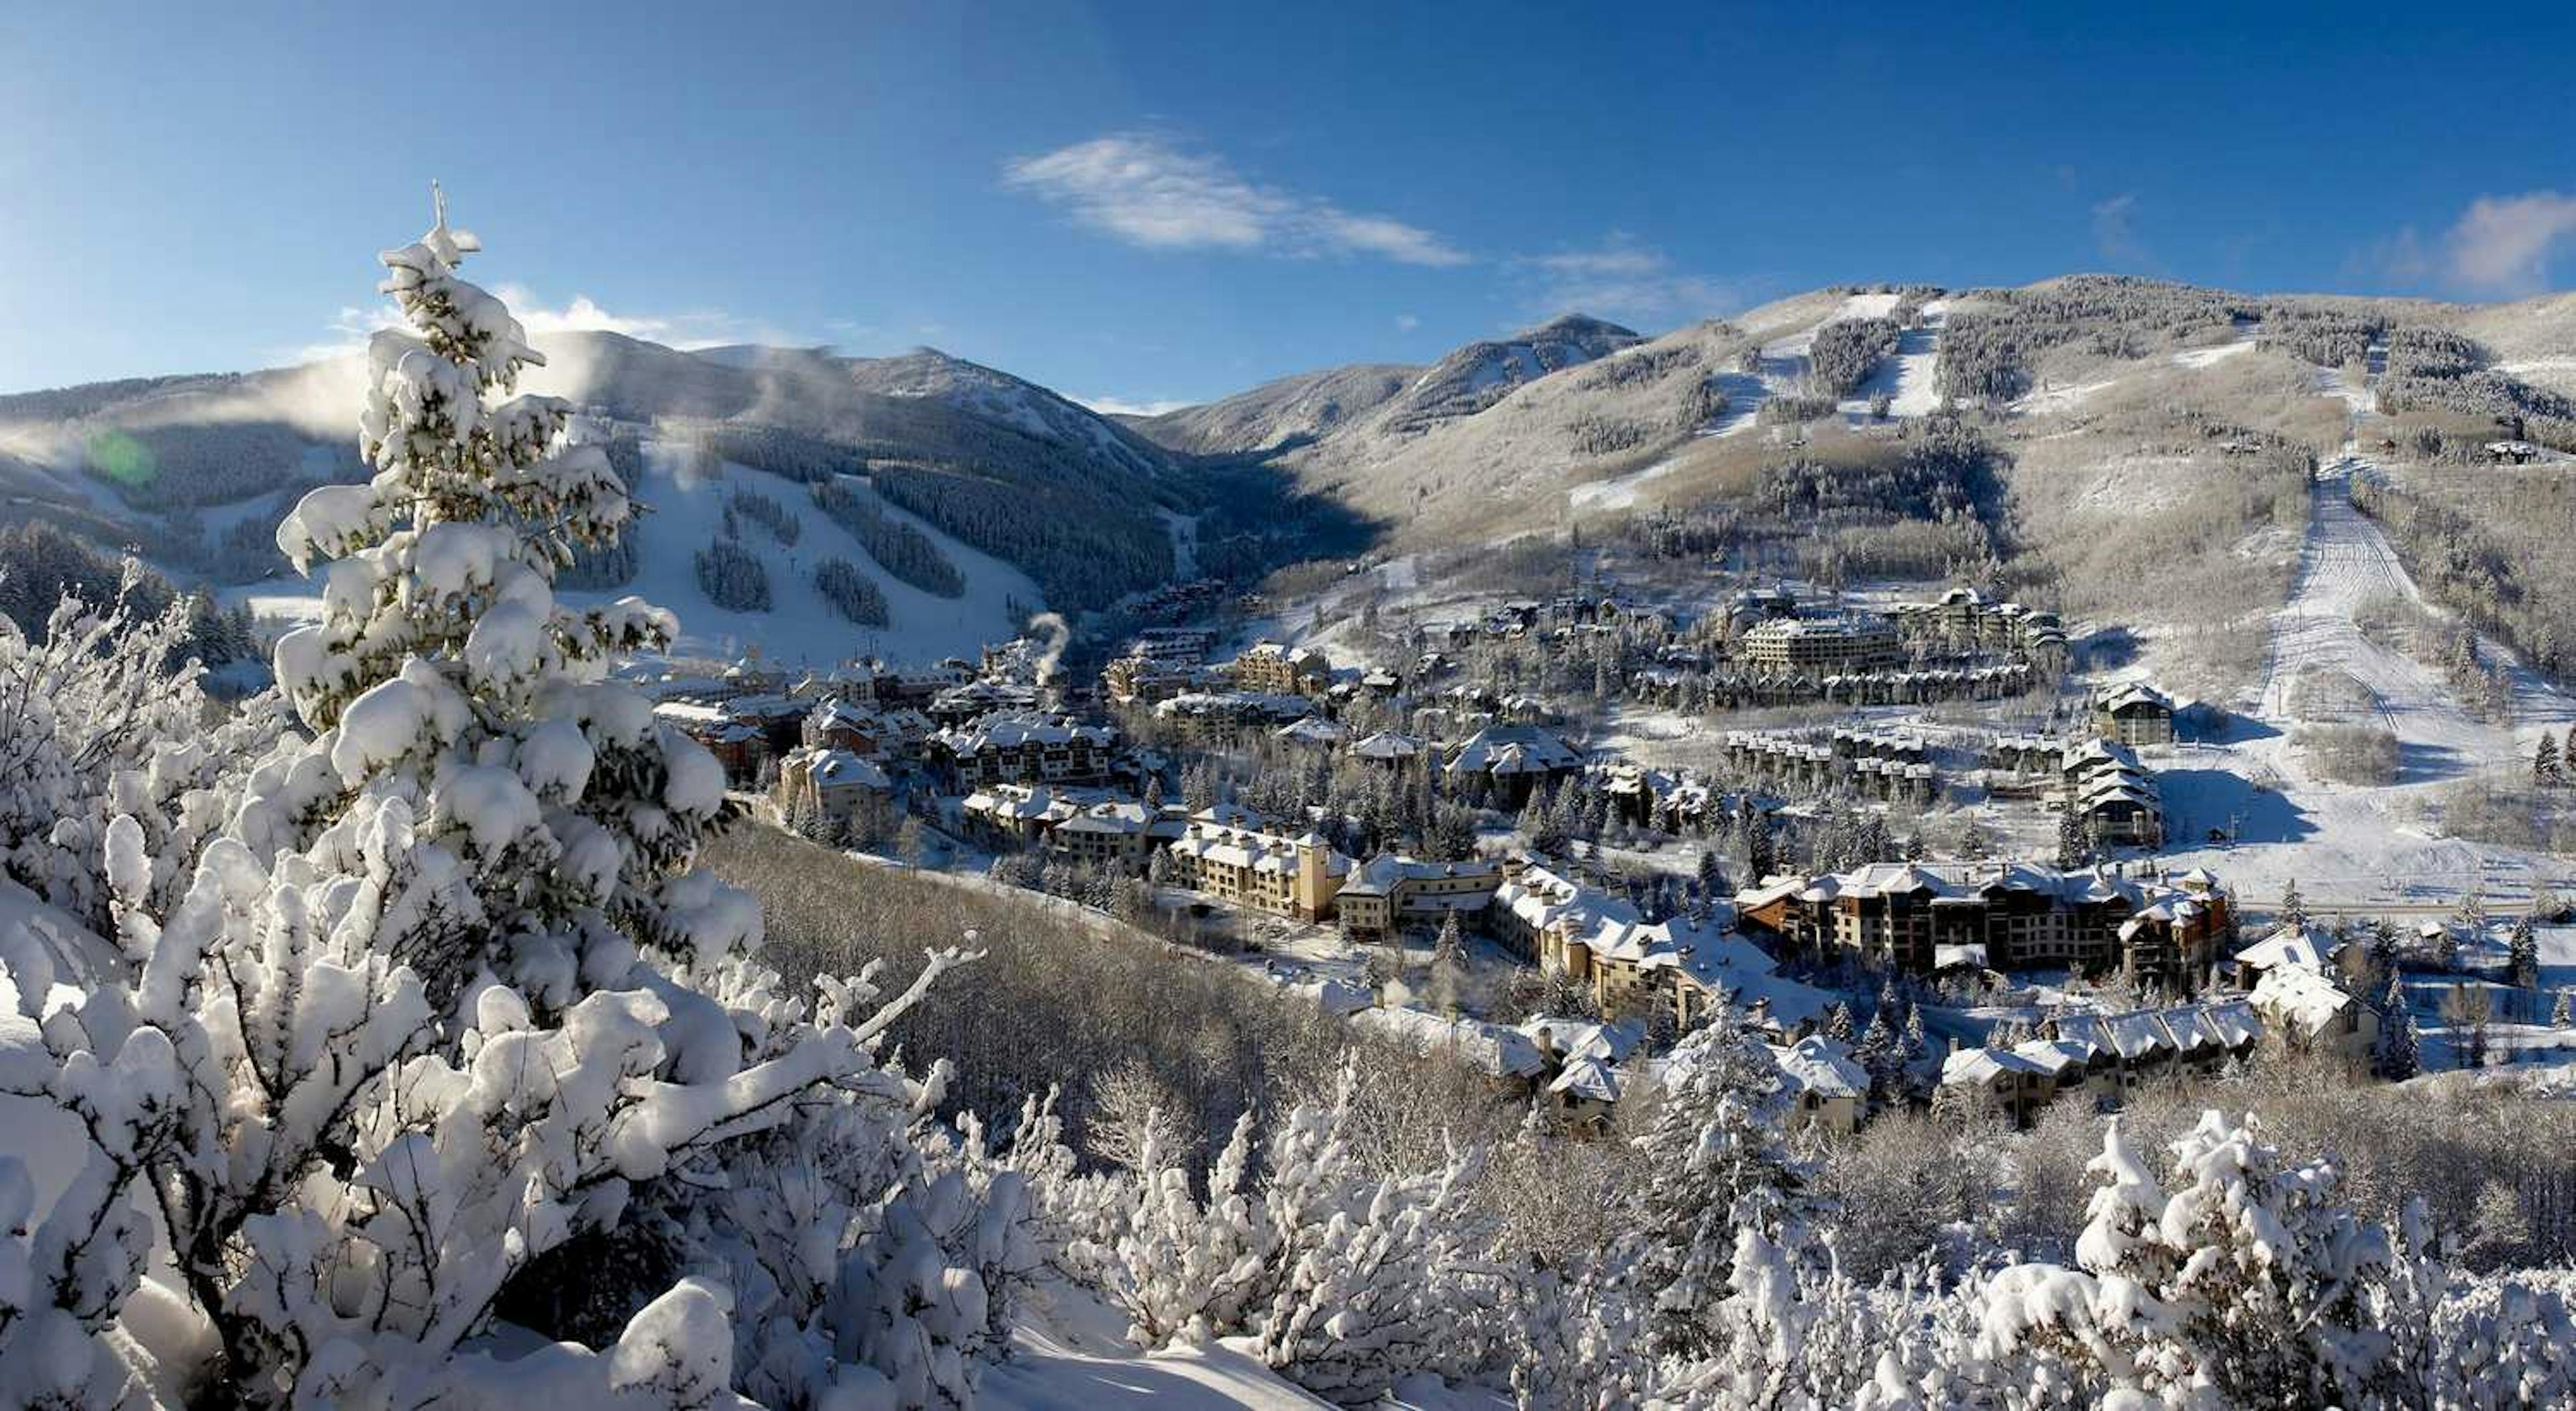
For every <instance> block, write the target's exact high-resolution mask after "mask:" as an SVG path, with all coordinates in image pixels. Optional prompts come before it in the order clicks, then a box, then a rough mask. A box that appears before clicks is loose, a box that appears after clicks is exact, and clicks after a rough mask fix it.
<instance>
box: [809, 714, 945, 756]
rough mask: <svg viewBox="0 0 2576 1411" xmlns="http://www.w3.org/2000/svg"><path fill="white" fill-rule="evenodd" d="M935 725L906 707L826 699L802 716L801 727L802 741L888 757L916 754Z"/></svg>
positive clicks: (935, 729)
mask: <svg viewBox="0 0 2576 1411" xmlns="http://www.w3.org/2000/svg"><path fill="white" fill-rule="evenodd" d="M937 728H938V727H936V726H934V725H933V724H931V721H930V717H929V716H926V715H924V714H922V713H921V712H920V711H917V710H913V709H911V708H909V707H902V706H896V707H880V706H872V705H866V704H863V703H860V702H856V701H846V700H825V701H824V702H823V703H822V704H820V705H817V706H816V707H814V709H813V711H812V712H811V713H810V714H808V715H807V716H806V717H805V721H804V725H803V727H802V729H803V732H804V743H805V744H807V745H809V746H812V747H814V748H817V749H834V750H848V751H850V752H851V753H853V754H863V755H876V756H881V757H884V758H888V759H911V758H915V757H918V756H919V755H920V753H921V747H922V745H923V744H925V743H926V742H928V740H929V739H930V737H931V735H932V734H934V733H936V731H937Z"/></svg>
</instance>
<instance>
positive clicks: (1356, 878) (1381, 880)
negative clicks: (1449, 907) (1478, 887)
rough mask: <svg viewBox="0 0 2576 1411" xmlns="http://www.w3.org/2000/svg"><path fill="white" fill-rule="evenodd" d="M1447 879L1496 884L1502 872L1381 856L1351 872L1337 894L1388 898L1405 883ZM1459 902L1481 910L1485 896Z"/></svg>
mask: <svg viewBox="0 0 2576 1411" xmlns="http://www.w3.org/2000/svg"><path fill="white" fill-rule="evenodd" d="M1450 877H1474V878H1477V879H1479V880H1482V879H1485V878H1492V879H1494V880H1495V881H1496V883H1497V884H1499V883H1500V881H1501V877H1502V869H1501V866H1500V865H1499V864H1497V863H1492V862H1475V861H1471V862H1429V861H1425V860H1423V859H1421V858H1413V857H1402V856H1399V855H1397V854H1395V853H1390V852H1381V853H1379V854H1378V855H1377V856H1375V857H1372V858H1370V859H1369V860H1368V861H1366V862H1362V863H1359V864H1357V865H1355V866H1353V867H1352V868H1351V877H1350V880H1349V881H1348V882H1346V883H1344V884H1342V891H1341V894H1342V895H1343V896H1346V897H1349V896H1388V895H1391V894H1393V893H1394V891H1395V889H1396V888H1397V887H1398V886H1401V885H1402V884H1404V883H1405V882H1408V881H1430V880H1434V879H1439V878H1450ZM1459 900H1461V901H1462V902H1466V903H1469V904H1471V906H1482V905H1484V903H1485V896H1484V894H1483V893H1468V894H1465V895H1463V896H1461V897H1460V898H1459Z"/></svg>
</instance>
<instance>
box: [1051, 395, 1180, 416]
mask: <svg viewBox="0 0 2576 1411" xmlns="http://www.w3.org/2000/svg"><path fill="white" fill-rule="evenodd" d="M1073 400H1075V401H1077V402H1080V403H1081V404H1082V405H1084V406H1086V407H1089V408H1091V409H1092V410H1093V411H1096V412H1098V413H1100V414H1101V415H1102V416H1161V415H1162V414H1163V413H1165V412H1176V411H1179V410H1180V409H1181V408H1183V407H1186V406H1192V405H1195V404H1194V403H1190V402H1172V401H1164V400H1161V399H1158V398H1148V399H1146V400H1144V401H1130V400H1129V399H1127V398H1125V397H1076V398H1074V399H1073Z"/></svg>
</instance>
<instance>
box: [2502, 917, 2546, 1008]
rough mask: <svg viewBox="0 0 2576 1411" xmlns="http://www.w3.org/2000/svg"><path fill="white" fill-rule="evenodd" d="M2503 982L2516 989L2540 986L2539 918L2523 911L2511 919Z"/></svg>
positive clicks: (2529, 988)
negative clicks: (2511, 926) (2510, 933)
mask: <svg viewBox="0 0 2576 1411" xmlns="http://www.w3.org/2000/svg"><path fill="white" fill-rule="evenodd" d="M2504 968H2505V983H2507V984H2509V985H2512V986H2514V987H2515V988H2516V989H2524V990H2531V989H2538V988H2539V987H2540V918H2539V917H2537V916H2534V915H2532V914H2531V913H2529V912H2524V913H2523V914H2522V915H2520V916H2517V917H2515V918H2514V920H2513V936H2512V939H2511V940H2510V942H2509V943H2508V944H2507V946H2506V949H2505V967H2504Z"/></svg>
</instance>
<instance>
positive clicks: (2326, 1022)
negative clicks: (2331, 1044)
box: [2250, 965, 2359, 1037]
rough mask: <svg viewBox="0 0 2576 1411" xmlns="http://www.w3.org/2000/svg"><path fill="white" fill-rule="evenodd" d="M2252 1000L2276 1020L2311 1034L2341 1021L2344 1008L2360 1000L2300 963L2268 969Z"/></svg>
mask: <svg viewBox="0 0 2576 1411" xmlns="http://www.w3.org/2000/svg"><path fill="white" fill-rule="evenodd" d="M2250 1002H2251V1004H2252V1006H2253V1008H2254V1009H2255V1011H2256V1012H2258V1013H2261V1014H2264V1015H2267V1016H2269V1017H2270V1018H2271V1020H2272V1022H2274V1023H2276V1024H2279V1025H2281V1026H2283V1027H2284V1028H2288V1029H2293V1030H2296V1031H2297V1032H2298V1033H2300V1034H2302V1035H2305V1036H2309V1037H2313V1036H2315V1035H2317V1034H2321V1033H2323V1032H2325V1031H2326V1030H2327V1029H2328V1028H2330V1027H2332V1026H2333V1025H2335V1024H2337V1023H2339V1022H2341V1020H2342V1016H2343V1012H2344V1010H2345V1009H2346V1008H2347V1007H2349V1006H2351V1005H2354V1004H2357V1003H2359V1001H2357V1000H2355V999H2354V998H2353V997H2352V996H2350V995H2348V994H2345V993H2344V992H2343V989H2342V987H2341V986H2339V985H2337V984H2335V982H2334V981H2332V980H2329V979H2327V978H2326V977H2325V976H2324V975H2323V974H2322V973H2320V972H2318V971H2315V970H2308V969H2303V968H2301V967H2299V966H2296V965H2276V966H2273V967H2272V968H2271V969H2269V970H2266V971H2264V972H2263V978H2262V979H2260V980H2257V981H2256V982H2255V983H2254V993H2253V995H2252V996H2251V1000H2250Z"/></svg>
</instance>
